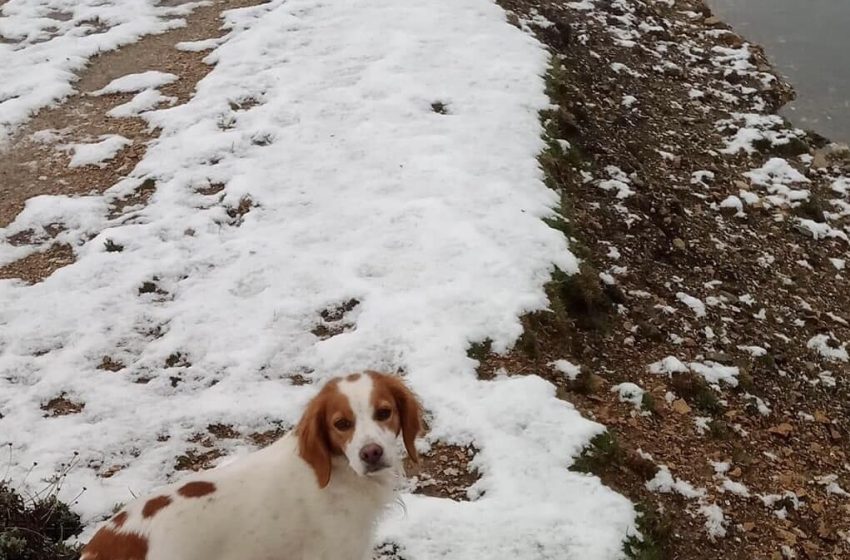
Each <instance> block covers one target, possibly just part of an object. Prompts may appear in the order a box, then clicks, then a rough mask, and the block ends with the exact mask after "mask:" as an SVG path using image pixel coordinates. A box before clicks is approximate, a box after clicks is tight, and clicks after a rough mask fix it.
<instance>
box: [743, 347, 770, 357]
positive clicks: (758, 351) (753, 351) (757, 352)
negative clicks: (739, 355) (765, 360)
mask: <svg viewBox="0 0 850 560" xmlns="http://www.w3.org/2000/svg"><path fill="white" fill-rule="evenodd" d="M738 350H741V351H743V352H746V353H748V354H749V355H750V356H753V357H754V358H759V357H761V356H766V355H767V350H766V349H764V348H762V347H761V346H745V345H739V346H738Z"/></svg>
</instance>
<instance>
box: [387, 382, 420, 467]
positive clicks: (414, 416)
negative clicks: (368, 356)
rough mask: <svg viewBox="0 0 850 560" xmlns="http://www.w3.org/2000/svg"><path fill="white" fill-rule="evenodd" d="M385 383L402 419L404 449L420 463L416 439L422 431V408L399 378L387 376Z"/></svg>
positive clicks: (413, 459)
mask: <svg viewBox="0 0 850 560" xmlns="http://www.w3.org/2000/svg"><path fill="white" fill-rule="evenodd" d="M385 382H386V383H387V386H388V387H389V389H390V394H392V396H393V399H394V400H395V404H396V408H397V409H398V415H399V417H400V418H401V433H402V438H403V440H404V448H405V449H407V455H408V457H410V459H411V460H412V461H413V462H415V463H418V462H419V454H418V453H417V452H416V445H415V443H414V442H415V441H416V437H417V436H418V435H419V432H421V431H422V407H421V406H419V401H418V400H417V399H416V395H414V394H413V392H412V391H411V390H410V389H408V388H407V385H405V384H404V382H403V381H402V380H401V379H399V378H398V377H392V376H389V375H387V376H385Z"/></svg>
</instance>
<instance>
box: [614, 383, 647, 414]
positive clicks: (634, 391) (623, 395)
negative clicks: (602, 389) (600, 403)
mask: <svg viewBox="0 0 850 560" xmlns="http://www.w3.org/2000/svg"><path fill="white" fill-rule="evenodd" d="M611 392H612V393H617V395H618V397H619V399H620V402H626V403H631V404H632V406H634V407H635V408H640V407H641V402H642V401H643V394H644V393H645V391H644V390H643V389H641V388H640V386H639V385H635V384H634V383H620V384H618V385H614V386H613V387H611Z"/></svg>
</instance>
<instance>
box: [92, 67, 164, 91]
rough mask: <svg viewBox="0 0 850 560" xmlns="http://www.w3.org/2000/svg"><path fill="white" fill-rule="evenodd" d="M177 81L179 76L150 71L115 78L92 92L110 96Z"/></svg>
mask: <svg viewBox="0 0 850 560" xmlns="http://www.w3.org/2000/svg"><path fill="white" fill-rule="evenodd" d="M176 81H177V76H176V75H174V74H170V73H168V72H160V71H159V70H148V71H147V72H140V73H138V74H127V75H125V76H121V77H120V78H115V79H114V80H112V81H111V82H109V83H108V84H106V85H105V86H103V87H102V88H100V89H99V90H96V91H93V92H91V95H108V94H110V93H132V92H134V91H143V90H146V89H154V88H158V87H162V86H164V85H168V84H170V83H172V82H176Z"/></svg>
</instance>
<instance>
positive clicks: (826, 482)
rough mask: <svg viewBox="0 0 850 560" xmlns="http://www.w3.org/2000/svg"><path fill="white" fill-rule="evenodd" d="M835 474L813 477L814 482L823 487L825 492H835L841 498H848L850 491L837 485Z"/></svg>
mask: <svg viewBox="0 0 850 560" xmlns="http://www.w3.org/2000/svg"><path fill="white" fill-rule="evenodd" d="M837 480H838V475H837V474H827V475H824V476H821V477H818V478H816V479H815V482H817V483H818V484H820V485H821V486H823V487H824V489H825V490H826V493H827V494H835V495H836V496H841V497H843V498H850V493H848V492H847V491H846V490H844V489H843V488H842V487H841V486H839V484H838V482H837Z"/></svg>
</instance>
